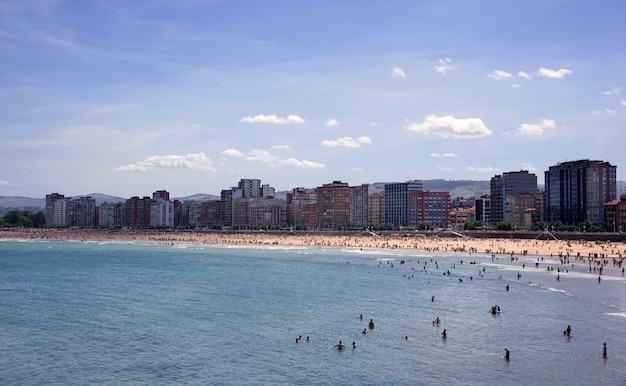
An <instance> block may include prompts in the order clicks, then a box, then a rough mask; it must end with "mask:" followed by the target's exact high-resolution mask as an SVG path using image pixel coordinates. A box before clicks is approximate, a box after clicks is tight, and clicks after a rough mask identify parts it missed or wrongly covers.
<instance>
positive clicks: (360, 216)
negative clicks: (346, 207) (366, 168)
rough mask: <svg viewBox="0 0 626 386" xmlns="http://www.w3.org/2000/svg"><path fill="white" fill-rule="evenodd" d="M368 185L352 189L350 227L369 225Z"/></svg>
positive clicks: (352, 187)
mask: <svg viewBox="0 0 626 386" xmlns="http://www.w3.org/2000/svg"><path fill="white" fill-rule="evenodd" d="M368 188H369V185H368V184H363V185H359V186H351V187H350V225H355V226H359V225H367V224H368V223H369V219H368V215H367V209H368V205H367V200H368Z"/></svg>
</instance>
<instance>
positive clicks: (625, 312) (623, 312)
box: [605, 310, 626, 318]
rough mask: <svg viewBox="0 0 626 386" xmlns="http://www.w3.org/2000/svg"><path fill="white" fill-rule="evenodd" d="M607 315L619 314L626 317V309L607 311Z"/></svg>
mask: <svg viewBox="0 0 626 386" xmlns="http://www.w3.org/2000/svg"><path fill="white" fill-rule="evenodd" d="M605 315H608V316H619V317H622V318H626V311H625V310H621V311H619V312H607V313H606V314H605Z"/></svg>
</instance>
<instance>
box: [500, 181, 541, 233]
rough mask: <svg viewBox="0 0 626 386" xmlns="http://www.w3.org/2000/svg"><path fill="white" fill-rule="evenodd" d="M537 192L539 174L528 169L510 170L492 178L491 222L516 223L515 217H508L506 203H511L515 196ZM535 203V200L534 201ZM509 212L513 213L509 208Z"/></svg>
mask: <svg viewBox="0 0 626 386" xmlns="http://www.w3.org/2000/svg"><path fill="white" fill-rule="evenodd" d="M536 192H537V176H536V175H535V174H533V173H528V171H527V170H521V171H519V172H508V173H502V174H501V175H500V174H499V175H496V176H494V177H492V178H491V224H497V223H499V222H501V221H508V222H510V223H512V224H513V225H521V224H515V223H514V221H515V219H514V218H510V216H509V217H507V207H506V204H507V202H508V203H511V202H512V199H513V196H515V195H518V194H524V193H532V194H535V193H536ZM533 205H534V202H533ZM508 213H512V211H511V210H508Z"/></svg>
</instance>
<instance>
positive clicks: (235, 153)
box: [222, 149, 244, 158]
mask: <svg viewBox="0 0 626 386" xmlns="http://www.w3.org/2000/svg"><path fill="white" fill-rule="evenodd" d="M222 155H225V156H228V157H239V158H241V157H243V156H244V154H243V153H242V152H240V151H239V150H237V149H226V150H224V151H223V152H222Z"/></svg>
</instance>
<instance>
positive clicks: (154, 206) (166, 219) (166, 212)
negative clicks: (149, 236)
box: [150, 195, 174, 228]
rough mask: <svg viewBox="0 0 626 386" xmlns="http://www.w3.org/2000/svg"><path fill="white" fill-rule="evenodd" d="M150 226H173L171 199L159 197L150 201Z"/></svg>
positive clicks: (172, 204)
mask: <svg viewBox="0 0 626 386" xmlns="http://www.w3.org/2000/svg"><path fill="white" fill-rule="evenodd" d="M168 196H169V195H168ZM150 226H151V227H167V228H171V227H173V226H174V203H173V202H172V201H170V200H164V199H161V198H157V199H152V200H151V201H150Z"/></svg>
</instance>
